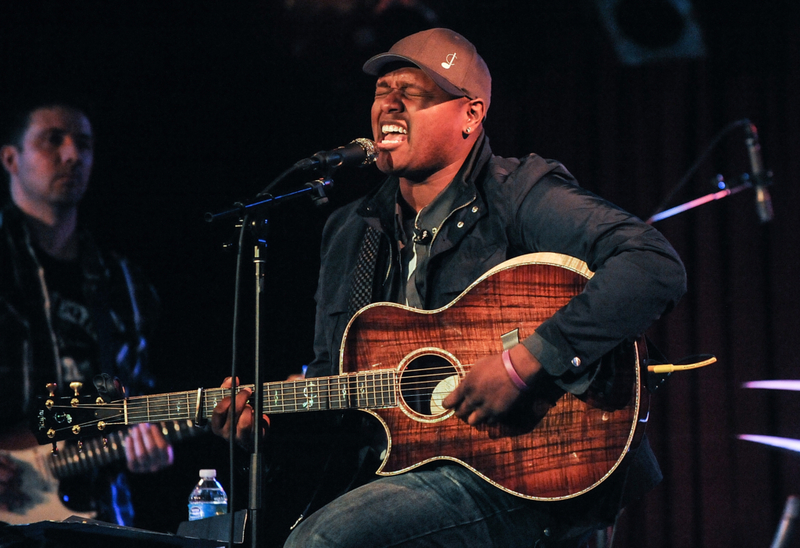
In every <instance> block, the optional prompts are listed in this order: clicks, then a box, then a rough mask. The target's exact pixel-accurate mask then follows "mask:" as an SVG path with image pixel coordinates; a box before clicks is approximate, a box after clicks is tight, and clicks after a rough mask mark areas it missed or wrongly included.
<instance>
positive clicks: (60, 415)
mask: <svg viewBox="0 0 800 548" xmlns="http://www.w3.org/2000/svg"><path fill="white" fill-rule="evenodd" d="M70 388H71V389H72V391H73V394H72V395H71V396H58V395H56V385H55V383H50V384H48V385H47V390H48V392H49V395H47V396H40V397H39V398H38V402H39V405H38V407H37V412H36V416H35V418H34V423H33V425H32V430H33V433H34V435H35V436H36V441H37V442H39V444H40V445H45V444H48V443H55V442H58V441H61V440H68V439H80V438H87V437H94V436H103V435H106V434H108V433H110V432H113V431H115V430H118V429H120V428H122V427H124V426H125V415H124V411H125V408H124V401H122V400H120V401H116V402H114V401H112V402H106V401H104V400H103V399H102V398H100V397H99V396H91V395H81V394H80V389H81V388H82V385H81V383H72V384H70Z"/></svg>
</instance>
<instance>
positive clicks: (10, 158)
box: [0, 145, 19, 175]
mask: <svg viewBox="0 0 800 548" xmlns="http://www.w3.org/2000/svg"><path fill="white" fill-rule="evenodd" d="M18 156H19V151H18V150H17V147H15V146H13V145H5V146H3V148H0V161H2V162H3V168H4V169H5V170H6V171H8V172H9V173H10V174H11V175H16V173H17V157H18Z"/></svg>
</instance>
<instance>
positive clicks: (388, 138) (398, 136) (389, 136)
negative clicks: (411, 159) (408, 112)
mask: <svg viewBox="0 0 800 548" xmlns="http://www.w3.org/2000/svg"><path fill="white" fill-rule="evenodd" d="M407 139H408V130H407V129H406V128H404V127H402V126H399V125H397V124H383V125H382V126H381V141H380V144H382V145H390V146H391V145H392V144H394V143H402V142H405V141H406V140H407Z"/></svg>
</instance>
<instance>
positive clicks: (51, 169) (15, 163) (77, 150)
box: [2, 107, 94, 207]
mask: <svg viewBox="0 0 800 548" xmlns="http://www.w3.org/2000/svg"><path fill="white" fill-rule="evenodd" d="M2 160H3V166H4V167H5V169H6V170H7V171H8V172H9V174H10V176H11V192H12V196H14V198H15V201H17V202H19V201H23V202H25V203H26V204H31V205H49V206H51V207H74V206H77V205H78V203H79V202H80V200H81V198H82V197H83V195H84V193H85V192H86V189H87V187H88V184H89V175H90V174H91V171H92V163H93V161H94V142H93V138H92V127H91V124H90V123H89V120H88V119H87V118H86V116H84V115H83V114H82V113H80V112H78V111H74V110H70V109H65V108H62V107H53V108H41V109H38V110H35V111H33V113H31V116H30V124H29V125H28V129H27V131H25V135H24V137H23V142H22V147H21V148H17V147H16V146H7V147H4V148H3V151H2ZM20 205H22V204H20Z"/></svg>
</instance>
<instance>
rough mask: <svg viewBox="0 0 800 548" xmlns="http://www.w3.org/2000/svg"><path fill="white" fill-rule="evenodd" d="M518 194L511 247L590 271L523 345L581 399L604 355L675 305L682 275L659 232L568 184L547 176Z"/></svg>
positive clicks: (683, 287)
mask: <svg viewBox="0 0 800 548" xmlns="http://www.w3.org/2000/svg"><path fill="white" fill-rule="evenodd" d="M514 186H515V187H516V188H520V187H519V186H518V185H514ZM524 192H525V194H524V195H523V196H519V197H518V199H517V200H516V203H518V204H519V208H518V209H517V211H516V215H515V219H514V226H515V230H516V234H515V237H516V238H517V239H518V245H520V246H521V247H522V249H526V250H531V251H551V252H557V253H563V254H567V255H571V256H573V257H577V258H579V259H581V260H583V261H585V262H586V263H587V265H588V267H589V268H590V269H591V270H592V271H593V272H594V273H595V274H594V276H593V277H592V278H591V280H589V282H587V284H586V287H585V289H584V291H583V292H582V293H581V294H580V295H577V296H576V297H574V298H573V299H572V300H571V301H570V302H569V303H568V304H567V305H566V306H565V307H564V308H562V309H561V310H559V311H558V312H557V313H556V314H554V315H553V316H552V317H551V318H549V319H548V320H546V321H545V322H543V323H542V324H541V325H540V326H539V327H538V328H537V330H536V332H535V333H534V334H533V335H531V336H530V337H528V338H527V339H525V340H524V341H523V344H524V345H525V347H526V348H527V349H528V350H529V351H530V352H531V353H532V354H533V355H534V356H536V358H537V359H538V360H539V361H540V362H541V364H542V366H543V367H544V369H545V370H546V371H547V372H548V373H549V374H550V375H552V376H554V377H557V381H556V382H557V383H558V384H560V385H561V387H562V388H564V389H565V390H567V391H569V392H573V393H581V392H583V391H585V390H586V389H587V388H588V387H589V384H590V383H591V380H592V378H593V373H595V372H596V369H597V368H596V367H594V366H595V365H596V364H597V363H599V360H600V358H601V357H602V356H603V355H604V354H606V353H608V352H609V351H611V350H612V349H613V348H614V347H616V346H617V345H618V344H620V343H622V342H623V341H626V340H632V339H633V338H635V337H638V336H639V335H641V334H642V333H644V331H645V330H646V329H647V328H648V327H649V326H650V325H651V324H652V323H653V322H655V321H656V320H657V319H658V318H660V317H661V316H662V315H663V314H665V313H667V312H668V311H669V310H671V309H672V308H673V307H674V306H675V305H676V304H677V302H678V300H679V299H680V297H681V296H682V295H683V294H684V293H685V291H686V273H685V270H684V267H683V264H682V262H681V260H680V259H679V257H678V255H677V253H676V252H675V250H674V249H673V248H672V246H671V245H670V244H669V242H668V241H667V240H666V239H665V238H664V236H663V235H661V233H659V232H658V231H657V230H656V229H654V228H653V227H652V226H650V225H648V224H646V223H644V222H642V221H641V220H640V219H638V218H637V217H635V216H634V215H632V214H630V213H627V212H625V211H623V210H622V209H620V208H618V207H616V206H614V205H613V204H611V203H610V202H608V201H606V200H604V199H602V198H600V197H598V196H596V195H595V194H592V193H591V192H589V191H587V190H585V189H582V188H581V187H579V186H578V185H577V184H575V183H574V182H572V181H570V180H568V178H566V177H561V176H558V175H548V176H546V177H544V178H543V179H541V180H540V181H539V182H538V183H536V184H534V185H532V186H530V185H528V188H527V189H525V190H524Z"/></svg>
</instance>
